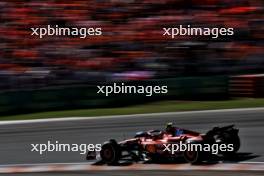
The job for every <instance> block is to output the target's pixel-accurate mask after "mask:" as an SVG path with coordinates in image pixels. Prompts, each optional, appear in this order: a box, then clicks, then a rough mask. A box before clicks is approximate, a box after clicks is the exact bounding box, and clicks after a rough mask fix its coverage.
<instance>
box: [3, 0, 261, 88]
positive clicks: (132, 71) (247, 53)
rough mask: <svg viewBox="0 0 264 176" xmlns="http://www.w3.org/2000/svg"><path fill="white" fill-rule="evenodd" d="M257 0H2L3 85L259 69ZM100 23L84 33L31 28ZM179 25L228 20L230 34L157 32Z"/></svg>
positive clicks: (217, 23) (223, 24) (218, 23)
mask: <svg viewBox="0 0 264 176" xmlns="http://www.w3.org/2000/svg"><path fill="white" fill-rule="evenodd" d="M263 12H264V2H263V1H259V0H163V1H160V0H76V1H66V0H2V1H1V2H0V19H1V20H0V40H1V42H0V79H1V80H2V81H0V89H10V88H14V89H16V88H37V87H42V86H53V85H65V84H93V83H96V82H103V81H108V80H141V79H155V78H168V77H179V76H196V75H212V74H216V75H218V74H220V75H222V74H239V73H260V72H262V73H263V71H264V60H263V56H264V45H263V44H264V43H263V39H264V35H263V30H264V13H263ZM46 25H54V26H55V25H58V26H60V27H86V28H89V27H95V28H96V27H100V28H102V31H103V34H102V35H100V36H93V37H87V38H78V37H72V36H46V37H45V38H41V39H40V38H38V37H35V36H32V35H31V32H32V31H31V30H30V29H31V28H36V27H43V26H46ZM177 25H194V26H203V27H215V26H217V27H232V28H234V31H235V32H234V36H231V37H223V38H218V39H212V38H208V37H206V36H199V37H197V36H195V37H194V36H179V37H177V38H175V39H170V38H166V37H164V36H163V35H162V33H163V30H162V29H163V28H166V27H174V26H177Z"/></svg>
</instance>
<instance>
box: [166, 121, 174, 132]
mask: <svg viewBox="0 0 264 176" xmlns="http://www.w3.org/2000/svg"><path fill="white" fill-rule="evenodd" d="M172 128H173V123H172V122H169V123H167V124H166V131H167V132H168V131H170V130H171V129H172Z"/></svg>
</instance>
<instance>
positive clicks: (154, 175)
mask: <svg viewBox="0 0 264 176" xmlns="http://www.w3.org/2000/svg"><path fill="white" fill-rule="evenodd" d="M12 175H14V176H16V175H17V176H46V175H52V176H53V175H55V176H73V175H74V176H98V175H100V176H117V175H126V176H135V175H137V176H146V175H151V176H161V175H166V176H175V175H178V176H206V175H214V176H234V175H239V176H263V172H254V173H252V172H222V171H213V172H204V171H196V172H193V171H180V172H175V171H142V172H137V171H129V172H124V171H111V173H109V172H89V173H87V172H80V173H74V174H73V173H50V174H47V173H33V174H12ZM2 176H10V175H8V174H3V175H2Z"/></svg>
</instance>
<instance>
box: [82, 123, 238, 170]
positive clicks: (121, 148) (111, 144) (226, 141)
mask: <svg viewBox="0 0 264 176" xmlns="http://www.w3.org/2000/svg"><path fill="white" fill-rule="evenodd" d="M238 131H239V130H238V129H236V128H234V125H230V126H225V127H214V128H213V129H211V130H209V131H208V132H207V133H205V134H202V133H199V132H195V131H191V130H186V129H181V128H176V127H173V128H170V129H169V130H167V129H166V130H164V131H161V130H151V131H145V132H138V133H136V135H135V136H134V138H131V139H127V140H124V141H120V142H117V141H116V140H114V139H111V140H109V141H107V142H105V143H104V144H103V145H102V148H101V151H100V153H98V155H100V158H101V161H102V162H103V163H106V164H108V165H114V164H117V163H118V162H119V161H120V160H122V159H125V158H129V159H132V160H133V161H135V162H138V161H154V162H155V161H158V160H161V159H165V160H166V159H168V160H169V159H170V160H171V159H178V158H182V159H184V160H185V161H186V162H189V163H192V164H196V163H200V162H204V161H210V159H211V158H213V155H216V154H215V153H214V154H213V153H212V151H210V150H208V149H207V150H197V149H196V150H195V149H193V148H192V149H186V148H185V150H184V151H182V150H175V147H176V146H175V145H177V146H179V144H185V146H187V145H188V146H190V144H196V145H197V144H198V145H201V146H203V145H205V144H207V147H208V146H214V145H218V146H223V145H226V146H232V150H227V149H226V148H225V150H221V151H219V152H218V153H217V155H232V154H235V153H236V152H237V151H238V150H239V148H240V139H239V136H238ZM172 147H174V148H173V152H172ZM221 148H222V149H223V147H221ZM95 158H96V154H95V153H93V152H89V153H88V154H87V158H86V159H87V160H90V159H95Z"/></svg>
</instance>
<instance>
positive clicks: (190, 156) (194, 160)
mask: <svg viewBox="0 0 264 176" xmlns="http://www.w3.org/2000/svg"><path fill="white" fill-rule="evenodd" d="M183 156H184V159H185V161H187V162H188V163H191V164H199V163H201V162H202V153H201V152H198V151H187V150H186V151H185V152H184V153H183Z"/></svg>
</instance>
